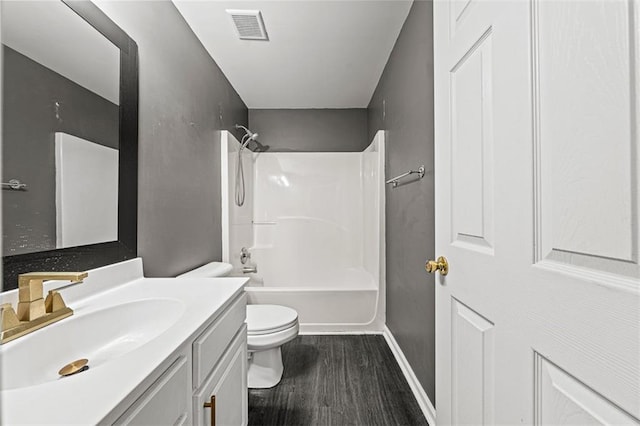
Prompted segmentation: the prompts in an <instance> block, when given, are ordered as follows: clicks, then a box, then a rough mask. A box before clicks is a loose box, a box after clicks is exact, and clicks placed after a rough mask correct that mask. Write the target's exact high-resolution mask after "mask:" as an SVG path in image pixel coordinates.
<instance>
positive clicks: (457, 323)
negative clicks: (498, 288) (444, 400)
mask: <svg viewBox="0 0 640 426" xmlns="http://www.w3.org/2000/svg"><path fill="white" fill-rule="evenodd" d="M451 308H452V312H451V324H452V326H451V346H452V348H451V358H452V363H453V366H452V372H453V376H452V377H451V398H452V402H451V405H452V413H453V416H452V420H453V423H455V424H474V425H477V424H492V423H493V379H494V361H493V351H494V341H493V324H492V323H491V322H490V321H488V320H487V319H485V318H483V317H482V316H481V315H478V313H477V312H474V311H473V310H471V309H469V308H468V307H466V306H465V305H463V304H462V303H460V302H458V301H457V300H455V299H454V300H452V303H451Z"/></svg>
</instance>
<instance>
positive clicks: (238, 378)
mask: <svg viewBox="0 0 640 426" xmlns="http://www.w3.org/2000/svg"><path fill="white" fill-rule="evenodd" d="M212 397H213V398H212ZM193 400H194V409H193V412H194V416H195V419H194V424H196V425H203V426H239V425H246V424H247V421H248V419H247V415H248V393H247V327H246V325H244V326H243V327H242V328H241V329H240V331H239V332H238V334H237V336H236V337H235V338H234V340H233V342H232V343H231V345H230V346H229V349H228V350H227V352H226V353H225V355H224V356H223V358H222V360H221V361H220V363H219V364H218V366H217V367H216V368H215V370H213V372H212V373H211V374H210V375H209V377H208V379H207V380H206V381H205V384H204V385H203V387H202V389H201V390H200V391H198V392H196V393H195V394H194V398H193ZM205 405H212V407H211V406H205Z"/></svg>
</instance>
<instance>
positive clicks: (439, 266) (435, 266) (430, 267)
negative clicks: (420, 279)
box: [424, 256, 449, 276]
mask: <svg viewBox="0 0 640 426" xmlns="http://www.w3.org/2000/svg"><path fill="white" fill-rule="evenodd" d="M424 269H425V270H426V271H427V272H428V273H430V274H433V273H435V272H436V271H440V275H442V276H444V275H447V274H448V273H449V262H447V258H446V257H444V256H440V257H439V258H438V260H427V262H426V263H425V264H424Z"/></svg>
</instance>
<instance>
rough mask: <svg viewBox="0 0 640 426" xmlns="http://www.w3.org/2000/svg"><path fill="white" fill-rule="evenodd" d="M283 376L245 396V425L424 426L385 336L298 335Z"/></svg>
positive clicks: (285, 352)
mask: <svg viewBox="0 0 640 426" xmlns="http://www.w3.org/2000/svg"><path fill="white" fill-rule="evenodd" d="M282 357H283V363H284V375H283V377H282V381H281V382H280V383H279V384H278V385H277V386H275V387H274V388H272V389H251V390H250V391H249V425H323V426H324V425H385V426H392V425H427V422H426V420H425V418H424V416H423V415H422V411H421V410H420V407H419V406H418V403H417V402H416V400H415V397H414V396H413V393H412V392H411V389H410V388H409V384H408V383H407V381H406V379H405V378H404V375H403V374H402V371H401V370H400V367H399V366H398V364H397V362H396V360H395V358H394V357H393V354H392V353H391V350H390V349H389V347H388V346H387V344H386V342H385V340H384V337H382V336H380V335H362V336H298V337H297V338H296V339H295V340H293V341H291V342H289V343H287V344H285V345H284V346H283V348H282Z"/></svg>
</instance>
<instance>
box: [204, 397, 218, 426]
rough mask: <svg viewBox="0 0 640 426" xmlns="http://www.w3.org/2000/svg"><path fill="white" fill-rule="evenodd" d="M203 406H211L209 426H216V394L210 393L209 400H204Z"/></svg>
mask: <svg viewBox="0 0 640 426" xmlns="http://www.w3.org/2000/svg"><path fill="white" fill-rule="evenodd" d="M204 408H211V426H216V396H215V395H211V402H205V403H204Z"/></svg>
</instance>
